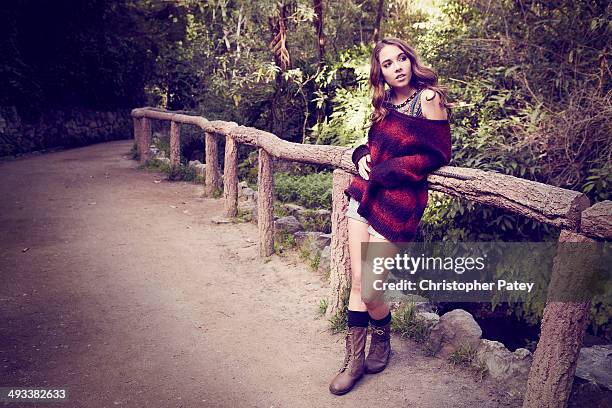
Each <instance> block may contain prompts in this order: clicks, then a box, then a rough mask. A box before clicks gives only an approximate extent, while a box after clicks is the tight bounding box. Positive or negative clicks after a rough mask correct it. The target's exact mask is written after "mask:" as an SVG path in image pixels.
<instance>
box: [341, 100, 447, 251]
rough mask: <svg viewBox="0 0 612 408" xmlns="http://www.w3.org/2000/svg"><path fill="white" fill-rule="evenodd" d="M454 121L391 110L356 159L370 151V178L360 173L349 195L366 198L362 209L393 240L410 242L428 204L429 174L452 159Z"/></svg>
mask: <svg viewBox="0 0 612 408" xmlns="http://www.w3.org/2000/svg"><path fill="white" fill-rule="evenodd" d="M450 135H451V133H450V126H449V122H448V121H447V120H431V119H425V118H419V117H414V116H408V115H405V114H403V113H400V112H397V111H395V110H389V113H388V114H387V116H385V118H384V119H383V120H382V121H381V122H378V123H376V124H374V125H373V126H372V127H370V130H369V132H368V143H367V145H361V146H358V147H357V148H356V149H355V150H354V151H353V156H352V158H353V162H354V163H355V166H356V167H357V163H358V162H359V159H361V158H362V157H363V156H364V155H366V154H368V153H369V154H370V156H371V162H370V169H371V171H370V176H369V180H365V179H363V178H362V177H361V176H359V175H357V176H355V177H354V179H353V181H352V182H351V184H350V185H349V187H348V188H347V189H346V190H345V191H344V192H345V194H347V195H349V196H351V197H353V198H354V199H355V200H357V201H359V202H360V205H359V209H358V210H357V212H358V213H359V214H360V215H361V216H362V217H364V218H365V219H367V220H368V222H369V223H370V225H372V227H373V228H374V229H375V230H376V231H377V232H379V233H380V234H381V235H382V236H384V237H385V238H386V239H387V240H389V241H391V242H410V241H413V240H414V237H415V236H416V232H417V228H418V226H419V222H420V220H421V217H422V216H423V212H424V211H425V207H426V205H427V175H428V174H429V173H431V172H432V171H434V170H436V169H438V168H439V167H442V166H444V165H446V164H448V163H449V161H450V158H451V137H450Z"/></svg>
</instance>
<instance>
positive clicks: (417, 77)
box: [369, 37, 450, 126]
mask: <svg viewBox="0 0 612 408" xmlns="http://www.w3.org/2000/svg"><path fill="white" fill-rule="evenodd" d="M385 45H396V46H397V47H399V48H400V49H401V50H402V51H403V52H404V53H405V54H406V55H407V56H408V58H409V59H410V66H411V70H412V75H411V77H410V85H411V86H412V87H413V88H415V89H417V90H418V89H421V88H428V89H431V90H433V91H435V92H437V93H438V94H439V95H440V107H442V108H445V109H446V110H447V113H448V115H449V117H450V109H449V108H450V106H449V104H448V103H447V99H448V94H447V90H446V87H444V86H439V85H438V75H437V74H436V72H435V71H434V70H433V69H431V68H428V67H426V66H424V65H423V63H422V62H421V60H420V58H419V55H418V54H417V52H416V51H415V49H414V48H412V47H411V46H410V45H408V44H407V43H406V42H405V41H402V40H400V39H397V38H393V37H386V38H383V39H382V40H380V41H379V42H378V43H377V44H376V46H375V47H374V50H373V51H372V58H371V59H370V87H371V88H372V90H373V93H372V106H373V107H374V111H373V112H372V113H371V114H370V124H369V126H371V125H373V124H375V123H378V122H380V121H381V120H383V119H384V118H385V116H387V113H388V110H387V109H386V108H385V106H384V103H383V102H384V101H385V84H386V82H385V79H384V77H383V75H382V73H381V70H380V59H379V56H380V50H382V49H383V47H384V46H385Z"/></svg>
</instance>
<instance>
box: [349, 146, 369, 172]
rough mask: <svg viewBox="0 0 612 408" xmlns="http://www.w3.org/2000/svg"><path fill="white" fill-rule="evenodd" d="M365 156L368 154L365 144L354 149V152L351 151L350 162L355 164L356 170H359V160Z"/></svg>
mask: <svg viewBox="0 0 612 408" xmlns="http://www.w3.org/2000/svg"><path fill="white" fill-rule="evenodd" d="M366 154H370V148H369V146H368V145H367V144H362V145H359V146H357V147H356V148H355V150H353V155H352V156H351V160H352V161H353V164H355V168H356V169H359V166H358V164H359V160H361V158H362V157H363V156H365V155H366Z"/></svg>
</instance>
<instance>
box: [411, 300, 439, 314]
mask: <svg viewBox="0 0 612 408" xmlns="http://www.w3.org/2000/svg"><path fill="white" fill-rule="evenodd" d="M414 309H415V310H416V311H417V312H427V313H433V314H435V315H436V316H438V314H437V313H434V305H433V304H431V303H430V302H414ZM438 317H440V316H438Z"/></svg>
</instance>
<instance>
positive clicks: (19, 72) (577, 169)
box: [0, 0, 612, 339]
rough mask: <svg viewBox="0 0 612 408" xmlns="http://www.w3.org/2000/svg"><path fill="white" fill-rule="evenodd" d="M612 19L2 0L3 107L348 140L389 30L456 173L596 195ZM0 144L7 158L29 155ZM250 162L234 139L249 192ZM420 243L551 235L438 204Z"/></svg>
mask: <svg viewBox="0 0 612 408" xmlns="http://www.w3.org/2000/svg"><path fill="white" fill-rule="evenodd" d="M611 11H612V6H610V4H609V2H607V1H593V0H589V1H572V0H554V1H543V0H498V1H496V0H448V1H442V0H439V1H436V0H430V1H426V0H312V1H306V0H282V1H271V0H260V1H241V0H210V1H196V0H175V1H162V0H80V1H77V0H73V1H69V0H62V1H49V0H13V1H10V2H3V4H2V5H1V6H0V16H1V22H2V24H0V30H2V36H1V37H0V53H1V55H2V61H1V62H0V78H1V80H0V106H5V107H6V106H10V107H15V108H16V110H17V111H18V112H19V115H20V116H21V117H22V118H23V119H24V120H26V121H28V120H29V121H36V118H37V117H38V116H39V115H41V112H43V111H45V109H49V108H65V107H74V106H78V107H83V108H87V109H92V110H101V111H113V110H115V111H123V110H124V111H125V112H126V115H127V114H129V113H127V112H129V109H131V108H134V107H141V106H156V107H160V108H165V109H169V110H183V111H188V112H190V113H193V114H197V115H202V116H204V117H206V118H208V119H211V120H212V119H220V120H226V121H235V122H237V123H239V124H241V125H245V126H253V127H256V128H259V129H263V130H267V131H270V132H272V133H274V134H276V135H277V136H278V137H280V138H282V139H285V140H289V141H293V142H299V143H308V144H333V145H346V146H355V145H356V144H359V143H360V142H361V141H362V139H363V138H364V136H365V135H366V132H367V130H365V129H364V126H365V125H366V124H367V121H368V115H369V113H370V106H371V101H370V94H369V89H368V86H367V77H368V74H369V56H370V53H371V50H372V46H373V44H374V43H375V42H376V41H377V40H378V39H381V38H383V37H385V36H394V37H399V38H402V39H405V40H407V41H408V42H409V43H411V44H412V45H413V46H414V47H415V48H416V49H417V51H418V52H419V53H420V54H421V56H422V59H423V60H424V62H425V63H426V64H427V65H428V66H431V67H433V68H434V69H435V70H436V71H437V72H438V74H439V77H440V83H441V84H442V85H444V86H446V87H448V90H449V95H450V101H451V103H452V105H453V108H452V118H451V126H452V137H453V159H452V162H451V165H454V166H464V167H471V168H478V169H482V170H493V171H497V172H501V173H504V174H510V175H514V176H517V177H522V178H526V179H530V180H536V181H540V182H543V183H547V184H552V185H555V186H560V187H564V188H568V189H572V190H577V191H582V192H584V193H586V194H587V195H588V196H589V198H590V199H591V201H592V202H598V201H603V200H607V199H610V186H611V185H612V176H611V167H612V165H611V161H610V155H611V151H612V143H610V135H611V134H612V132H611V130H612V129H611V127H612V126H611V122H610V117H611V116H612V104H611V97H612V92H611V89H610V84H611V81H610V78H611V75H610V74H611V72H610V43H612V42H611V41H610V40H611V36H610V32H611V30H612V19H611ZM183 133H184V134H185V135H186V136H187V138H186V139H185V140H183V145H182V147H181V149H182V157H183V159H184V160H185V161H188V160H193V159H200V160H201V159H202V151H203V142H202V135H201V134H199V133H198V132H197V129H195V128H194V129H185V130H184V132H183ZM158 142H159V144H160V147H162V148H163V147H164V146H167V142H166V143H165V142H164V141H162V140H160V141H158ZM3 143H4V146H5V147H6V146H8V147H10V149H8V147H7V148H4V150H2V151H3V152H4V153H5V154H6V153H7V152H9V153H11V154H19V153H23V152H24V151H25V150H27V147H26V145H25V144H22V145H21V147H20V145H19V144H14V143H13V145H11V141H3ZM164 143H165V144H164ZM0 144H2V143H0ZM65 147H70V146H65ZM252 153H253V149H248V148H247V147H241V150H240V157H241V160H242V163H241V166H240V175H241V177H242V179H246V180H247V181H249V182H250V183H251V184H252V183H253V181H254V180H255V179H256V176H257V174H256V168H257V166H256V155H253V154H252ZM329 170H330V169H325V168H323V167H320V166H305V165H301V166H293V167H288V168H287V171H284V172H278V173H277V174H276V175H275V177H276V181H275V183H276V193H277V196H278V199H279V200H281V201H293V202H297V203H298V204H302V205H305V206H307V207H309V208H330V207H331V173H330V171H329ZM322 228H327V226H325V225H323V226H322ZM421 234H422V236H421V238H423V239H424V240H430V241H439V240H463V241H481V240H482V241H491V240H502V241H548V240H555V239H556V238H557V237H558V234H559V231H558V230H555V229H554V228H550V227H548V226H546V225H543V224H541V223H538V222H536V221H533V220H529V219H526V218H523V217H520V216H517V215H515V214H512V213H509V212H506V211H502V210H498V209H495V208H491V207H488V206H484V205H478V204H475V203H470V202H468V201H467V200H462V199H459V198H452V197H448V196H444V195H438V194H434V195H432V196H431V198H430V203H429V207H428V209H427V211H426V213H425V216H424V218H423V223H422V231H421ZM542 309H543V305H542V304H518V306H515V307H510V308H509V309H508V312H511V313H513V314H515V315H517V316H519V317H520V318H521V319H522V320H524V321H526V322H529V323H534V324H535V323H537V322H538V321H539V319H540V317H541V313H542ZM611 311H612V307H611V306H610V305H609V303H607V302H605V301H604V302H594V303H593V319H592V323H591V325H590V327H589V331H590V332H591V333H593V334H598V335H602V336H604V337H606V338H608V339H610V338H611V337H612V333H611V331H612V317H610V316H611V314H612V313H610V312H611Z"/></svg>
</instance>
